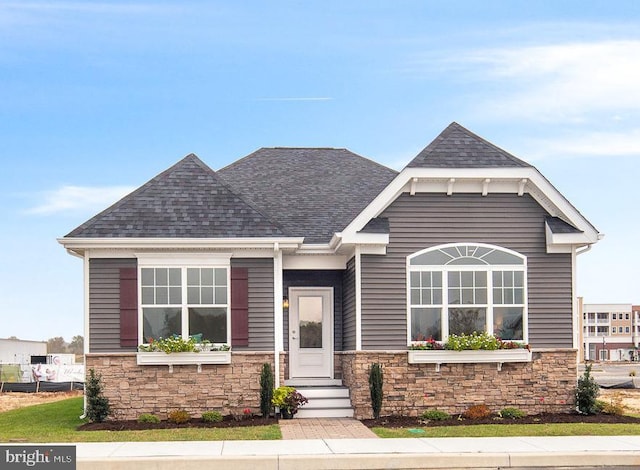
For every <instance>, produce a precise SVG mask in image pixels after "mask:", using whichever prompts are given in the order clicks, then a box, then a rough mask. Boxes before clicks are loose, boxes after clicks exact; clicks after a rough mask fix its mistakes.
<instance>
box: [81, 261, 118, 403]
mask: <svg viewBox="0 0 640 470" xmlns="http://www.w3.org/2000/svg"><path fill="white" fill-rule="evenodd" d="M90 269H91V265H90V264H89V255H87V254H85V256H84V258H83V260H82V270H83V278H84V353H85V354H89V352H90V349H91V346H90V344H89V343H90V341H91V316H90V306H91V302H90V288H89V279H90V278H89V275H90ZM118 336H120V332H118ZM85 399H86V397H85Z"/></svg>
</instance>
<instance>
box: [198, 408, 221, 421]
mask: <svg viewBox="0 0 640 470" xmlns="http://www.w3.org/2000/svg"><path fill="white" fill-rule="evenodd" d="M202 421H204V422H205V423H219V422H220V421H222V415H221V414H220V413H219V412H217V411H205V412H204V413H202Z"/></svg>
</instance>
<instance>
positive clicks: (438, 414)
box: [422, 409, 451, 421]
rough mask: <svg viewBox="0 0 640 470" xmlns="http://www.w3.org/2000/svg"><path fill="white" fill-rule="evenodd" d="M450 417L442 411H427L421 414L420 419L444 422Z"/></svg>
mask: <svg viewBox="0 0 640 470" xmlns="http://www.w3.org/2000/svg"><path fill="white" fill-rule="evenodd" d="M450 417H451V416H450V415H449V414H448V413H445V412H444V411H440V410H438V409H436V410H427V411H425V412H424V413H422V419H427V420H429V421H445V420H447V419H449V418H450Z"/></svg>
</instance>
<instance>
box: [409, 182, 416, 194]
mask: <svg viewBox="0 0 640 470" xmlns="http://www.w3.org/2000/svg"><path fill="white" fill-rule="evenodd" d="M417 185H418V178H411V189H410V190H409V194H410V195H411V196H415V195H416V186H417Z"/></svg>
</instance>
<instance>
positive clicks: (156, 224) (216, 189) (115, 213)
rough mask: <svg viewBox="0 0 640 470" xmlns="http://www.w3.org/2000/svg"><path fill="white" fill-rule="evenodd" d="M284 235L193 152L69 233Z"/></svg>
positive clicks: (87, 235)
mask: <svg viewBox="0 0 640 470" xmlns="http://www.w3.org/2000/svg"><path fill="white" fill-rule="evenodd" d="M284 233H285V232H284V230H283V229H282V228H281V227H280V226H279V225H278V224H276V223H275V222H273V221H271V220H270V219H269V218H268V217H267V216H265V215H264V214H262V213H261V212H260V211H259V209H257V208H255V207H253V206H252V205H251V203H250V202H248V201H245V200H244V199H243V198H242V196H240V195H238V194H236V193H234V192H233V191H232V190H231V189H230V188H229V187H228V186H227V185H226V184H225V183H224V181H223V180H222V179H221V178H219V177H218V175H217V174H216V173H215V172H214V171H213V170H212V169H211V168H209V167H208V166H207V165H205V164H204V163H203V162H202V161H201V160H200V159H199V158H198V157H197V156H196V155H194V154H190V155H187V156H186V157H185V158H183V159H182V160H180V161H179V162H178V163H176V164H175V165H173V166H172V167H171V168H169V169H167V170H165V171H164V172H162V173H160V174H159V175H158V176H156V177H155V178H153V179H151V180H150V181H148V182H147V183H145V184H144V185H142V186H141V187H140V188H138V189H137V190H135V191H134V192H132V193H131V194H129V195H127V196H125V197H124V198H122V199H121V200H120V201H118V202H116V203H115V204H114V205H112V206H111V207H109V208H108V209H106V210H104V211H103V212H101V213H100V214H98V215H96V216H95V217H93V218H91V219H90V220H88V221H87V222H85V223H84V224H82V225H80V226H79V227H78V228H76V229H75V230H73V231H72V232H71V233H69V234H68V235H67V237H105V238H112V237H117V238H121V237H136V238H164V237H166V238H238V237H269V236H282V235H284Z"/></svg>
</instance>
